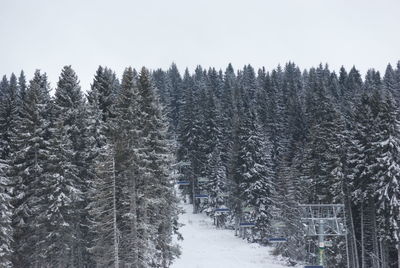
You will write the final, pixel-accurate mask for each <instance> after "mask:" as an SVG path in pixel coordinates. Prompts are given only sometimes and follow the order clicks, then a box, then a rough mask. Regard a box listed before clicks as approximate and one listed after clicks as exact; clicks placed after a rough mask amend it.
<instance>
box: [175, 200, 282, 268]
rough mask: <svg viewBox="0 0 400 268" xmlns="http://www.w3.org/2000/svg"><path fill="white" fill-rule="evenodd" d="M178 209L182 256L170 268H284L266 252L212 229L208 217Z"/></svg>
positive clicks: (229, 231)
mask: <svg viewBox="0 0 400 268" xmlns="http://www.w3.org/2000/svg"><path fill="white" fill-rule="evenodd" d="M182 207H183V209H184V210H185V214H183V215H181V216H180V222H181V223H183V224H184V226H183V227H182V228H181V229H180V232H181V233H182V235H183V237H184V240H183V241H181V242H180V244H181V247H182V255H181V258H180V259H178V260H176V261H175V263H174V264H173V265H172V268H287V266H284V265H282V264H279V263H278V261H277V260H274V257H272V256H270V255H269V250H270V248H266V247H261V246H259V245H256V244H249V243H247V242H246V241H244V240H242V239H240V238H237V237H235V236H234V232H233V231H232V230H221V229H216V228H215V226H213V225H212V220H211V219H210V218H209V217H207V216H205V215H203V214H192V212H191V211H192V206H191V205H186V204H182Z"/></svg>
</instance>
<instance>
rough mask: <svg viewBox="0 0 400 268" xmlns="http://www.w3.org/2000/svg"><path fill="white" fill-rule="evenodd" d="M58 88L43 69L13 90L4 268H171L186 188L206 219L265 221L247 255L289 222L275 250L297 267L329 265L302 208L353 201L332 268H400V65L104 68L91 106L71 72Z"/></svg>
mask: <svg viewBox="0 0 400 268" xmlns="http://www.w3.org/2000/svg"><path fill="white" fill-rule="evenodd" d="M49 90H50V88H49V85H48V82H47V77H46V75H45V74H41V73H40V72H39V71H36V72H35V74H34V77H33V78H32V80H31V81H30V82H29V84H27V83H26V81H25V75H24V74H23V73H21V75H20V77H19V78H18V79H17V78H16V77H15V75H11V76H10V78H9V79H7V77H4V78H3V80H2V82H1V83H0V94H1V95H0V101H1V104H0V120H1V121H0V125H1V128H0V130H1V133H0V135H1V138H0V142H1V147H0V149H1V154H0V156H1V166H0V167H1V168H0V170H1V173H0V175H1V181H0V182H1V183H0V190H1V195H0V198H1V201H2V202H1V207H0V209H1V213H0V216H1V221H0V223H1V228H0V237H1V241H2V245H1V247H0V250H1V253H2V254H0V262H2V263H5V264H6V265H8V266H11V265H14V267H96V265H97V267H109V266H113V265H114V266H117V267H118V266H119V267H168V266H169V265H170V263H171V262H172V260H173V259H174V258H176V257H177V256H178V255H179V248H178V247H177V246H176V245H175V244H174V243H173V242H172V236H173V234H175V235H177V236H178V237H179V233H178V231H177V230H178V227H179V224H178V223H177V215H178V212H179V211H178V208H177V202H178V201H177V198H176V196H175V193H174V188H173V181H174V180H187V181H189V183H190V186H189V187H187V186H181V188H182V192H183V194H184V196H185V195H187V196H188V197H189V202H191V203H193V205H194V212H200V211H204V212H205V213H207V214H208V215H210V216H212V217H215V218H217V219H218V221H219V223H220V225H219V226H225V227H226V228H236V229H237V226H238V223H239V222H243V221H245V222H252V223H254V224H255V227H254V228H252V229H251V232H249V233H247V234H244V233H240V232H239V233H238V235H240V236H242V237H245V238H246V239H248V240H249V241H250V242H258V243H262V244H265V243H268V242H266V241H267V240H266V238H268V237H271V236H272V235H274V233H275V232H276V230H275V227H274V224H273V223H274V222H276V221H279V222H281V223H284V226H285V227H284V228H283V229H282V230H280V232H281V234H282V235H284V236H285V237H287V239H288V242H287V243H284V244H280V245H278V246H277V247H276V250H275V251H276V254H281V255H283V256H285V257H287V259H288V261H289V262H290V263H301V262H309V263H312V262H315V259H316V258H317V254H316V252H317V249H318V245H317V244H316V243H315V241H314V240H313V239H310V238H308V237H305V236H304V234H305V233H304V228H303V226H302V223H301V219H300V211H299V207H298V204H317V203H327V204H329V203H342V204H344V205H345V212H346V227H347V228H346V229H347V237H346V239H345V238H344V237H336V238H331V239H332V241H333V246H332V247H330V248H328V252H327V257H328V258H327V267H346V262H347V260H349V263H350V267H352V268H367V267H374V268H375V267H376V268H389V267H390V268H391V267H398V265H399V261H398V259H399V255H400V254H399V252H400V251H399V248H400V247H399V243H400V241H399V234H400V231H399V227H398V223H399V220H400V218H399V217H400V216H399V212H400V210H399V207H400V203H399V197H400V188H399V179H400V178H399V176H400V173H399V172H400V168H399V155H398V154H399V139H400V134H399V123H398V122H399V121H398V116H399V115H398V113H399V108H398V106H399V102H400V63H399V64H397V66H396V67H395V68H393V67H392V66H391V65H390V64H389V65H388V66H387V68H386V71H385V73H384V75H383V76H381V74H380V73H379V72H378V71H375V70H374V69H371V70H369V71H368V72H367V73H366V75H365V78H364V79H363V78H362V76H361V74H360V72H359V71H358V70H357V69H356V68H355V67H353V68H351V69H350V70H346V69H345V68H343V67H342V68H341V69H340V70H339V72H338V73H335V72H334V71H331V70H330V69H329V67H328V66H327V65H325V66H323V65H319V66H318V67H315V68H310V69H308V70H304V71H302V70H300V68H299V67H298V66H296V65H295V64H294V63H291V62H289V63H287V64H285V66H284V67H281V66H278V67H277V68H275V69H273V70H271V71H267V70H265V69H264V68H261V69H259V70H257V71H256V70H255V69H254V68H253V67H252V66H251V65H246V66H244V67H243V68H242V69H240V70H237V71H235V70H234V69H233V67H232V65H230V64H229V65H228V67H227V68H226V69H225V70H224V71H222V70H216V69H215V68H209V69H204V68H202V67H201V66H198V67H197V68H196V69H195V70H194V72H193V73H190V72H189V71H188V70H187V69H186V70H185V71H184V73H183V75H181V74H180V72H179V70H178V68H177V66H176V65H175V64H172V65H171V67H170V68H169V69H168V70H162V69H156V70H153V71H151V72H150V71H148V70H146V69H142V70H141V71H140V73H139V74H138V73H137V72H136V71H135V70H134V69H131V68H127V69H126V70H125V72H124V74H123V76H122V79H121V82H119V79H118V78H117V77H116V75H115V73H114V72H113V71H112V70H110V69H108V68H103V67H99V68H98V70H97V72H96V74H95V78H94V80H93V83H92V86H91V89H90V90H88V91H87V93H86V96H84V93H83V92H82V90H81V88H80V86H79V83H78V78H77V76H76V74H75V73H74V71H73V70H72V69H71V67H70V66H66V67H65V68H64V69H63V70H62V73H61V76H60V80H59V82H58V84H57V87H56V89H55V93H54V96H51V95H50V94H49ZM163 115H165V117H164V116H163ZM195 194H206V195H207V196H208V198H207V199H202V201H201V202H200V200H199V199H197V198H194V195H195ZM219 207H226V208H229V210H230V212H229V213H227V214H223V215H221V214H218V213H216V212H215V208H219ZM221 223H222V224H221ZM237 231H239V230H237Z"/></svg>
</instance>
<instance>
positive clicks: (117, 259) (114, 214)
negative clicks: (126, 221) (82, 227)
mask: <svg viewBox="0 0 400 268" xmlns="http://www.w3.org/2000/svg"><path fill="white" fill-rule="evenodd" d="M112 161H113V162H112V165H113V190H112V191H113V229H114V267H115V268H119V256H118V255H119V253H118V229H117V197H116V182H115V180H116V177H115V158H114V157H113V160H112Z"/></svg>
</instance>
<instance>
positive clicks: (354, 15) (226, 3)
mask: <svg viewBox="0 0 400 268" xmlns="http://www.w3.org/2000/svg"><path fill="white" fill-rule="evenodd" d="M398 60H400V1H399V0H379V1H378V0H374V1H372V0H363V1H361V0H275V1H271V0H242V1H239V0H196V1H192V0H141V1H134V0H131V1H129V0H126V1H122V0H119V1H117V0H68V1H67V0H25V1H23V0H0V74H1V75H3V74H7V75H9V74H10V73H11V72H15V73H19V72H20V70H21V69H24V70H25V72H26V75H27V78H29V79H30V78H31V77H32V74H33V71H34V70H35V69H41V70H43V71H45V72H47V73H48V75H49V78H50V82H51V85H52V86H53V87H54V86H55V84H56V82H57V80H58V75H59V73H60V70H61V68H62V67H63V66H64V65H72V67H73V68H74V69H75V71H76V72H77V73H78V76H79V78H80V80H81V82H82V83H81V84H82V87H83V88H84V89H85V90H86V89H87V88H88V87H89V85H90V83H91V81H92V78H93V75H94V73H95V71H96V69H97V66H98V65H105V66H108V67H110V68H112V69H113V70H115V71H116V73H117V74H118V75H119V76H120V75H121V73H122V71H123V69H124V68H125V67H126V66H132V67H135V68H140V67H141V66H143V65H145V66H146V67H148V68H151V69H154V68H158V67H161V68H168V67H169V65H170V64H171V62H176V64H177V65H178V67H179V68H180V70H181V73H182V72H183V70H184V68H185V67H189V69H190V70H193V68H194V67H195V66H196V65H198V64H201V65H202V66H203V67H208V66H214V67H217V68H223V69H225V67H226V65H227V64H228V63H229V62H232V64H233V65H234V67H235V68H236V69H237V68H241V67H243V65H244V64H248V63H250V64H252V65H253V66H254V67H255V68H258V67H261V66H265V67H266V68H267V69H269V70H270V69H272V68H275V67H276V66H277V65H278V64H279V63H280V64H284V63H285V62H287V61H294V62H295V63H296V64H297V65H299V66H300V68H302V69H304V68H309V67H311V66H316V65H317V64H319V63H320V62H322V63H326V62H327V63H328V64H329V65H330V67H331V69H334V70H338V69H339V68H340V66H341V65H344V66H345V67H346V68H350V67H351V66H353V65H356V67H357V68H359V69H360V70H361V71H362V72H363V73H364V72H365V71H366V70H367V69H368V68H371V67H374V68H376V69H378V70H384V69H385V67H386V65H387V64H388V63H392V64H396V63H397V61H398Z"/></svg>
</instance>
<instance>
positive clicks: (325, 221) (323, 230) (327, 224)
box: [299, 204, 346, 268]
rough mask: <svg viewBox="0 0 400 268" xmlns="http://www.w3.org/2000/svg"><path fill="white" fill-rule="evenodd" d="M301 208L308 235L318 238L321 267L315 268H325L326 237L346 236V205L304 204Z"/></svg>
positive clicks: (302, 219)
mask: <svg viewBox="0 0 400 268" xmlns="http://www.w3.org/2000/svg"><path fill="white" fill-rule="evenodd" d="M299 208H300V213H301V221H302V224H303V226H304V229H305V231H306V235H307V236H317V237H318V247H319V258H318V259H319V266H315V267H321V268H323V267H324V263H325V246H326V242H325V237H327V236H345V235H346V224H345V212H344V205H343V204H302V205H299ZM312 267H314V266H312Z"/></svg>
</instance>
